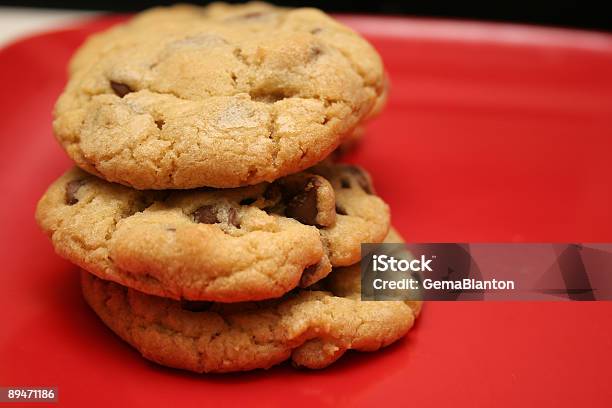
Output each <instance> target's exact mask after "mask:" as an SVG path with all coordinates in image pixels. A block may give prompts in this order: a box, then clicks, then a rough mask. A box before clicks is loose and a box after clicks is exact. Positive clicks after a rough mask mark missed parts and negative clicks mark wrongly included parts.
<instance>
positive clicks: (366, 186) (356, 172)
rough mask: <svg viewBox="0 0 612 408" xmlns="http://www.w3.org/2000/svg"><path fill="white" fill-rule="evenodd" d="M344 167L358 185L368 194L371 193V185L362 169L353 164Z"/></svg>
mask: <svg viewBox="0 0 612 408" xmlns="http://www.w3.org/2000/svg"><path fill="white" fill-rule="evenodd" d="M346 169H347V170H348V171H349V172H350V173H351V174H352V175H353V177H355V179H356V180H357V183H358V184H359V186H360V187H361V188H362V189H363V191H365V192H366V193H368V194H372V193H373V192H372V186H371V185H370V180H369V179H368V176H366V175H365V173H364V172H363V170H361V169H360V168H359V167H355V166H346Z"/></svg>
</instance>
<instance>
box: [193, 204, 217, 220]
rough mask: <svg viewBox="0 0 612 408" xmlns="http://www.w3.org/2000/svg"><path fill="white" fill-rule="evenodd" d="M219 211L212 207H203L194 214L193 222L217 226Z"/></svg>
mask: <svg viewBox="0 0 612 408" xmlns="http://www.w3.org/2000/svg"><path fill="white" fill-rule="evenodd" d="M217 213H218V211H217V209H216V208H215V207H214V206H212V205H203V206H201V207H200V208H198V209H197V210H195V211H194V212H193V214H192V216H193V220H194V221H195V222H197V223H199V224H216V223H218V222H219V219H218V218H217Z"/></svg>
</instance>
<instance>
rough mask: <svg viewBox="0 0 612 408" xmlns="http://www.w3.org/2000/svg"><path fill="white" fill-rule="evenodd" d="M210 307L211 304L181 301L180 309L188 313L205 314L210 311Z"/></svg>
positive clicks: (197, 301)
mask: <svg viewBox="0 0 612 408" xmlns="http://www.w3.org/2000/svg"><path fill="white" fill-rule="evenodd" d="M211 306H212V302H205V301H199V300H186V299H181V309H183V310H188V311H190V312H205V311H207V310H208V309H210V307H211Z"/></svg>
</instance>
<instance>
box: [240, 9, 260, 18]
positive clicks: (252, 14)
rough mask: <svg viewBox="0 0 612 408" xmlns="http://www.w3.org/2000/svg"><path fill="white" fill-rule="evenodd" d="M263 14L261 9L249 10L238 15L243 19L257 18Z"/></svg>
mask: <svg viewBox="0 0 612 408" xmlns="http://www.w3.org/2000/svg"><path fill="white" fill-rule="evenodd" d="M263 15H264V13H262V12H261V11H251V12H250V13H246V14H243V15H242V16H240V17H241V18H244V19H247V20H250V19H253V18H259V17H261V16H263Z"/></svg>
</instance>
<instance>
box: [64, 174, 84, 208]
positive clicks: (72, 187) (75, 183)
mask: <svg viewBox="0 0 612 408" xmlns="http://www.w3.org/2000/svg"><path fill="white" fill-rule="evenodd" d="M83 184H85V180H72V181H70V182H69V183H68V184H66V204H68V205H74V204H76V203H78V202H79V199H78V198H76V193H77V191H79V188H81V186H82V185H83Z"/></svg>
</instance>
